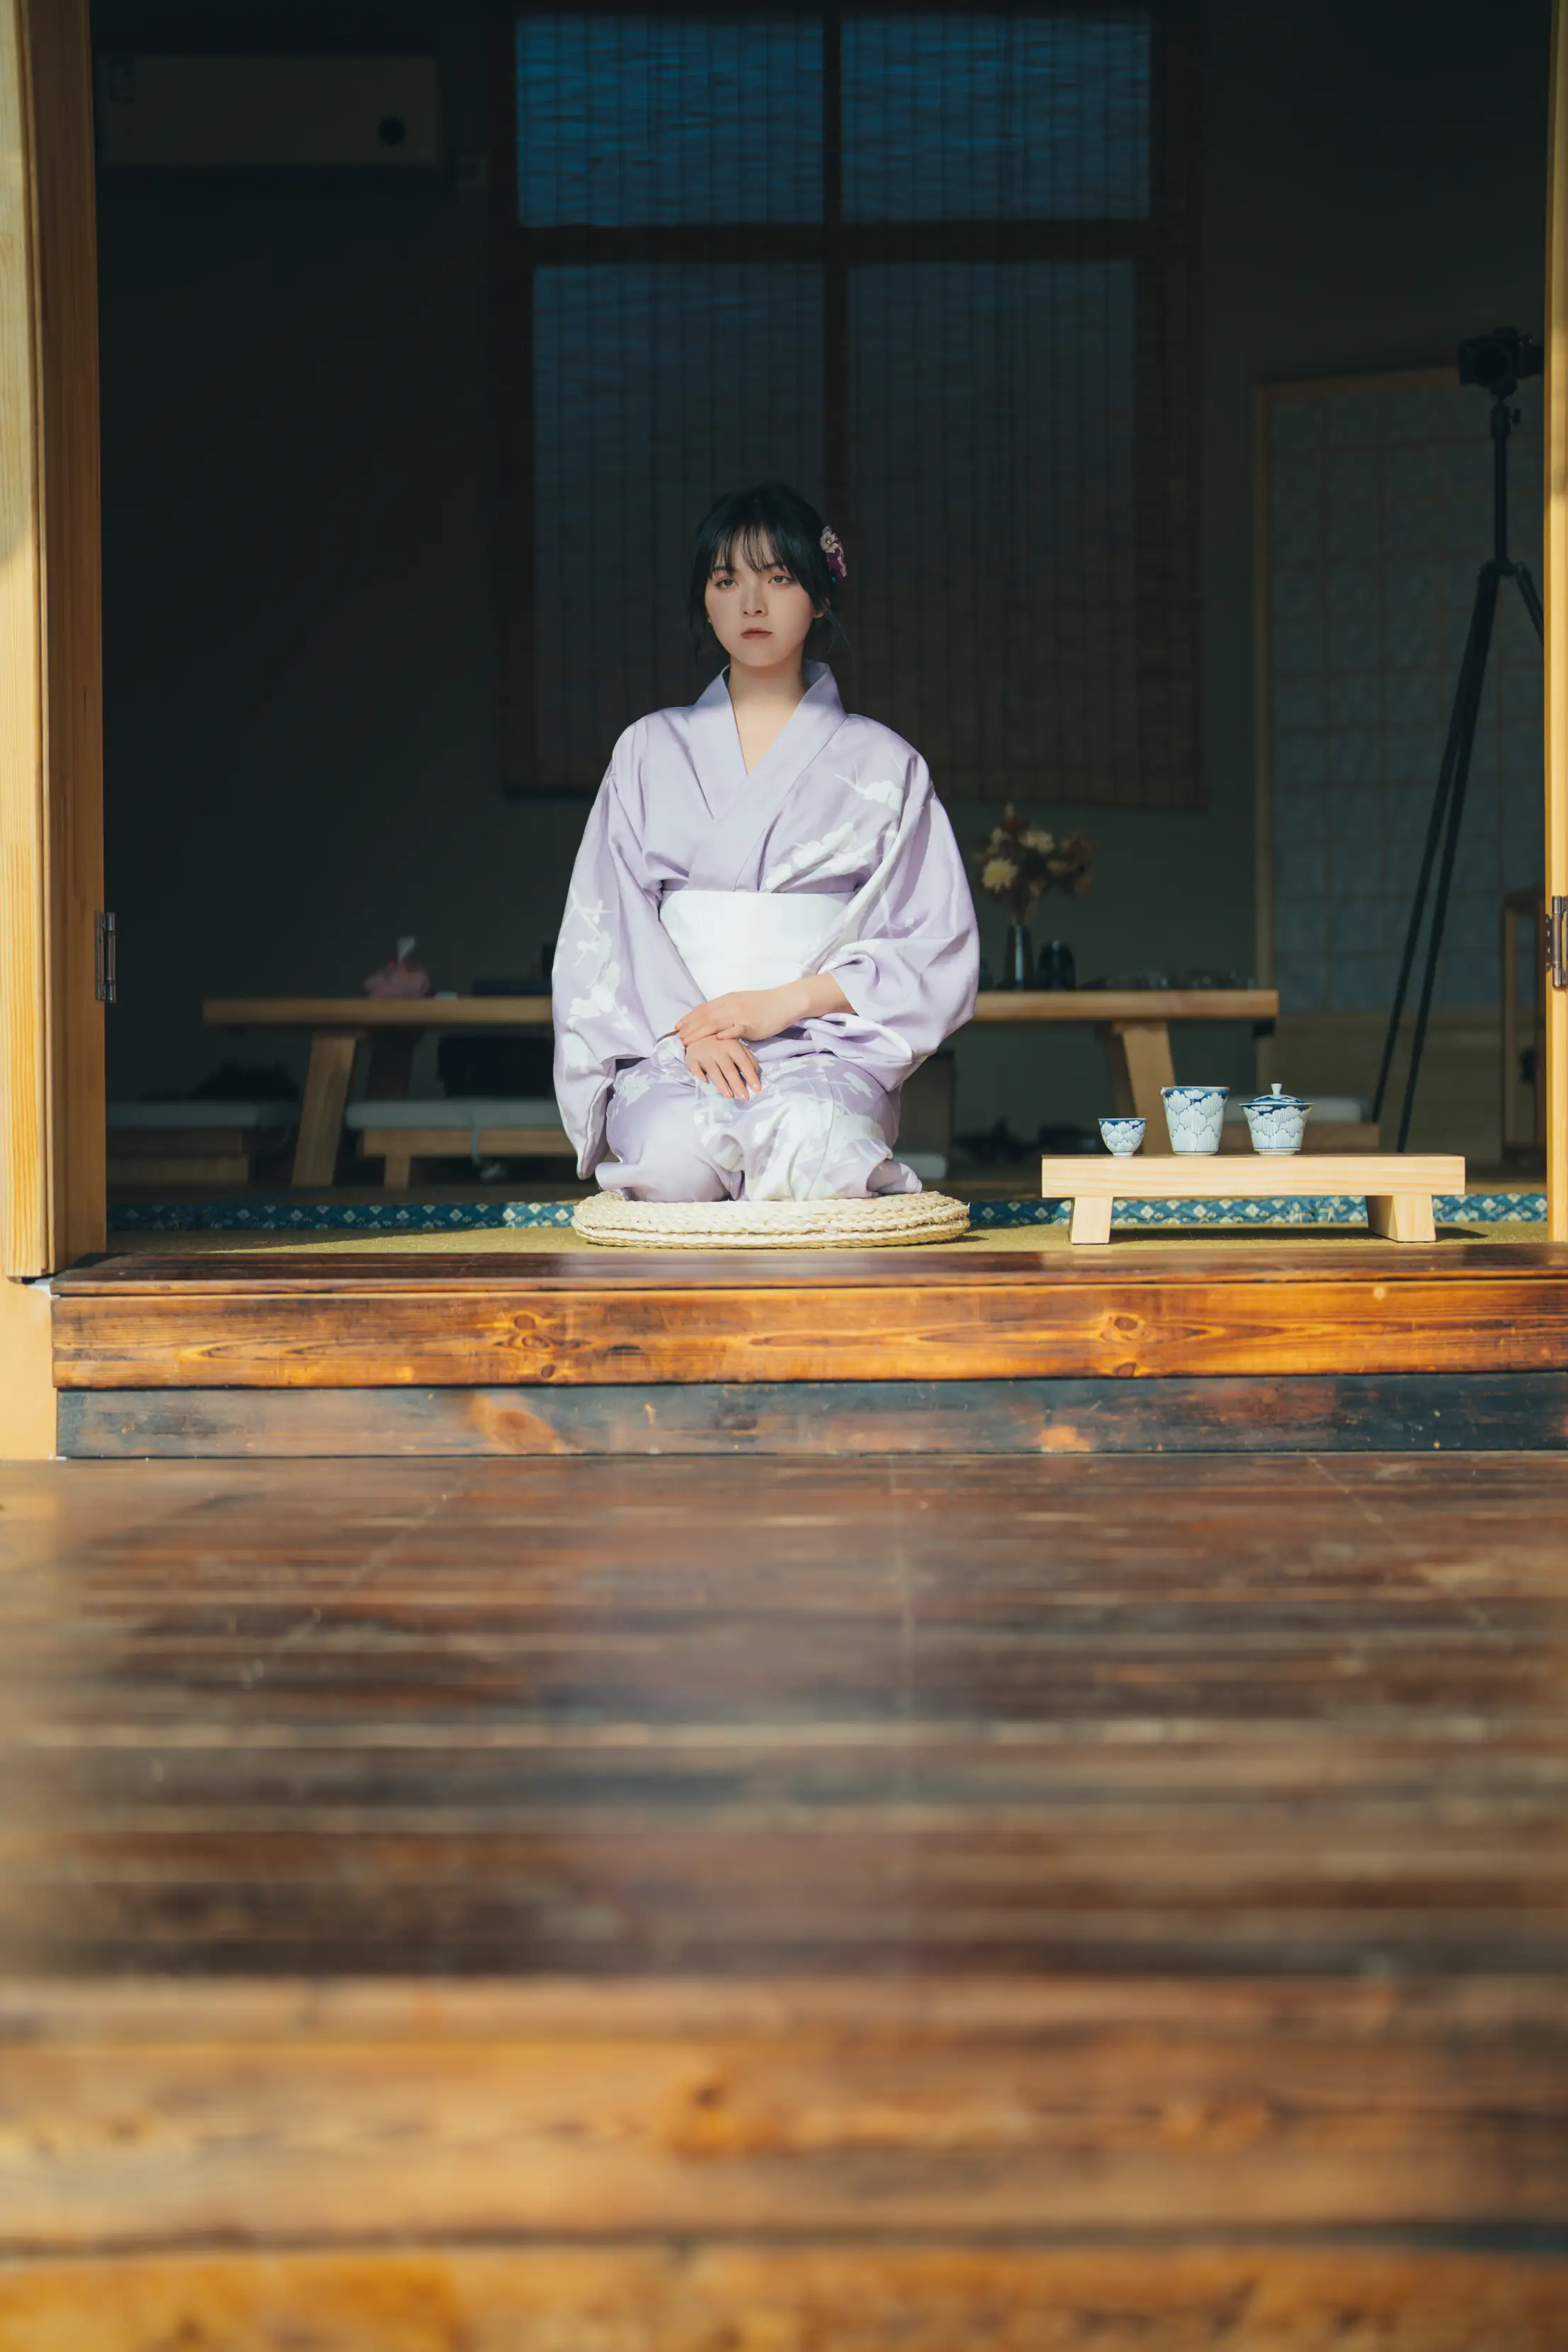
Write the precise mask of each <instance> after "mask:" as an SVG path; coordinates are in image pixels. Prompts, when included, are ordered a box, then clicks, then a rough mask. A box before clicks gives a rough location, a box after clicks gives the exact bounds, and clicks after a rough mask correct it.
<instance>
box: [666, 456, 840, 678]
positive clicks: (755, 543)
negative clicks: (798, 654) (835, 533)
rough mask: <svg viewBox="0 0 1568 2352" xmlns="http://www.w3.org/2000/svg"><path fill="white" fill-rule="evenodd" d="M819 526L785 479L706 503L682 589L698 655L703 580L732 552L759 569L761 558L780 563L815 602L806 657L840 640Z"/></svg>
mask: <svg viewBox="0 0 1568 2352" xmlns="http://www.w3.org/2000/svg"><path fill="white" fill-rule="evenodd" d="M823 528H824V525H823V520H822V517H821V516H820V515H819V514H818V513H817V511H816V508H815V507H814V506H813V505H812V503H811V501H810V499H803V498H802V497H801V494H800V492H799V491H798V490H792V489H791V488H790V486H789V484H788V483H787V482H754V483H753V484H752V488H750V489H749V490H731V492H730V493H729V494H728V496H727V497H725V498H721V499H720V500H719V501H718V503H717V505H715V506H713V507H711V508H710V509H709V511H708V513H707V514H706V515H704V517H703V519H702V522H701V525H700V529H699V530H698V533H697V539H696V542H695V544H694V546H693V547H692V550H691V577H690V580H689V583H688V587H687V594H686V618H687V624H688V625H689V628H690V631H691V642H692V644H693V645H694V646H696V648H697V652H698V656H699V658H700V656H701V655H702V654H703V652H704V651H705V650H706V647H707V645H708V604H707V596H708V583H709V581H710V579H711V578H712V577H713V574H714V572H718V571H721V570H722V569H723V567H724V565H725V564H726V563H731V562H733V561H734V559H735V556H736V554H737V553H740V554H742V555H743V556H744V557H745V559H746V561H747V562H748V563H751V564H754V565H755V566H756V568H757V570H758V571H759V572H760V571H762V570H763V566H764V563H768V562H772V563H779V564H783V565H784V568H785V569H786V570H787V571H788V572H791V573H792V574H793V576H794V577H795V580H797V581H798V582H799V583H800V585H801V586H802V587H803V588H804V589H805V593H806V594H807V595H808V596H809V597H810V599H811V601H812V604H813V605H814V606H816V607H817V608H819V612H820V617H819V618H818V619H817V620H815V621H814V622H813V623H812V625H811V627H810V628H809V629H808V630H807V632H806V638H805V653H806V655H807V656H809V658H810V659H811V660H813V661H820V660H821V659H822V657H823V656H824V655H826V654H830V653H831V652H832V651H833V649H834V647H835V646H840V645H842V644H843V643H844V642H845V638H844V625H843V623H842V622H841V621H840V620H839V617H838V615H837V612H836V611H835V610H834V602H833V600H834V596H835V594H836V593H837V587H838V583H837V580H835V578H834V577H833V574H832V572H829V570H828V568H827V557H826V553H825V552H824V550H823V545H822V533H823Z"/></svg>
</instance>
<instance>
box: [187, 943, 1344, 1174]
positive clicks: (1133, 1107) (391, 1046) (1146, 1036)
mask: <svg viewBox="0 0 1568 2352" xmlns="http://www.w3.org/2000/svg"><path fill="white" fill-rule="evenodd" d="M1278 1014H1279V996H1278V994H1277V993H1276V992H1275V991H1274V990H1273V989H1271V988H1161V989H1125V990H1120V989H1119V990H1115V991H1112V990H1110V989H1104V988H1076V989H1042V988H1016V989H990V990H987V991H986V992H985V993H984V995H982V996H981V997H980V998H979V999H978V1000H977V1002H976V1003H975V1007H974V1018H975V1020H976V1021H982V1022H1018V1023H1034V1024H1038V1023H1042V1022H1055V1021H1065V1022H1073V1023H1076V1024H1078V1025H1079V1026H1080V1027H1082V1026H1084V1025H1086V1024H1087V1025H1088V1026H1089V1027H1090V1028H1092V1029H1094V1030H1095V1031H1096V1033H1097V1034H1098V1035H1099V1037H1100V1043H1101V1045H1103V1046H1104V1048H1105V1055H1106V1061H1107V1064H1108V1066H1109V1070H1110V1095H1111V1101H1110V1108H1112V1109H1113V1110H1116V1111H1120V1112H1122V1113H1124V1114H1132V1115H1134V1116H1136V1117H1138V1118H1144V1119H1147V1121H1148V1122H1149V1125H1148V1130H1147V1133H1146V1135H1145V1137H1144V1142H1143V1149H1144V1151H1145V1153H1146V1154H1149V1155H1151V1156H1160V1155H1164V1154H1167V1153H1168V1152H1169V1150H1170V1144H1169V1141H1168V1139H1167V1137H1166V1134H1165V1120H1164V1115H1163V1104H1162V1102H1161V1099H1160V1089H1161V1087H1170V1086H1174V1084H1175V1082H1176V1075H1175V1069H1174V1066H1173V1062H1172V1059H1171V1024H1172V1022H1173V1021H1253V1022H1258V1021H1272V1020H1274V1019H1275V1018H1276V1017H1277V1016H1278ZM202 1018H203V1020H204V1021H205V1022H207V1023H208V1024H209V1025H210V1026H212V1027H213V1028H217V1029H309V1030H310V1033H311V1037H310V1069H309V1072H308V1073H307V1076H306V1079H305V1099H304V1103H303V1105H302V1106H301V1108H300V1137H299V1141H298V1143H297V1145H296V1147H295V1151H294V1180H293V1181H294V1182H295V1183H296V1184H297V1185H311V1186H318V1187H319V1186H324V1185H328V1184H330V1183H331V1181H332V1178H333V1176H334V1174H335V1173H336V1170H337V1159H338V1146H339V1144H340V1142H341V1140H342V1129H343V1110H344V1108H345V1106H346V1104H347V1102H348V1097H349V1082H350V1079H351V1078H352V1076H353V1065H354V1055H355V1054H356V1053H357V1052H358V1050H359V1048H360V1046H361V1045H362V1044H363V1043H364V1042H365V1040H366V1039H368V1040H369V1041H370V1045H371V1066H370V1084H371V1091H372V1093H373V1094H374V1095H375V1096H376V1097H378V1098H380V1099H383V1100H393V1099H396V1100H401V1099H403V1097H405V1096H406V1094H407V1092H408V1077H409V1072H410V1069H411V1067H412V1066H413V1060H414V1046H415V1043H416V1039H417V1037H418V1036H419V1034H420V1032H421V1031H423V1030H429V1029H547V1028H549V1026H550V1024H551V1006H550V999H549V997H548V996H215V997H209V998H208V999H207V1001H206V1003H205V1004H204V1005H203V1007H202ZM1200 1075H1201V1074H1200ZM1320 1189H1321V1188H1320Z"/></svg>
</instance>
